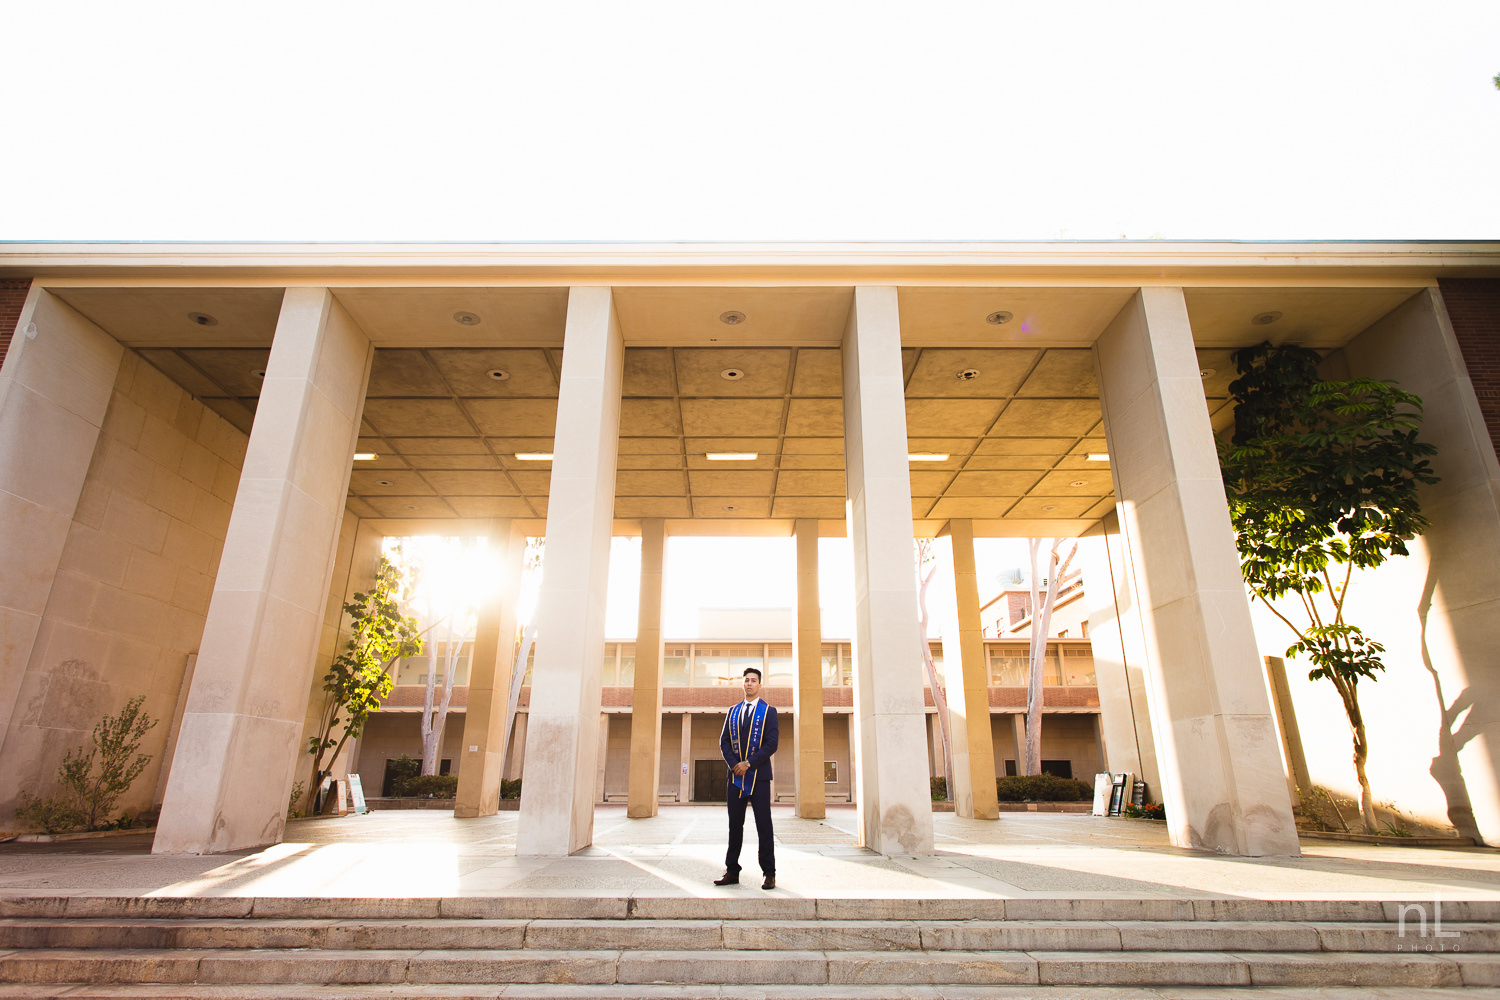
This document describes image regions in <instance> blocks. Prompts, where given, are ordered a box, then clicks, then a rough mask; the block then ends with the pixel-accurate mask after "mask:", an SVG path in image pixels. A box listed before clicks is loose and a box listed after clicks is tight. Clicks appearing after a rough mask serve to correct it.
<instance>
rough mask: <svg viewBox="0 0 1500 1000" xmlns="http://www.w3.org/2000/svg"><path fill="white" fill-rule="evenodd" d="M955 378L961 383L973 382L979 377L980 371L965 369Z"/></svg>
mask: <svg viewBox="0 0 1500 1000" xmlns="http://www.w3.org/2000/svg"><path fill="white" fill-rule="evenodd" d="M953 377H954V378H956V379H958V380H959V381H960V382H972V381H974V380H975V379H976V378H978V377H979V369H978V368H965V369H964V370H963V371H961V372H959V373H958V374H957V375H955V376H953Z"/></svg>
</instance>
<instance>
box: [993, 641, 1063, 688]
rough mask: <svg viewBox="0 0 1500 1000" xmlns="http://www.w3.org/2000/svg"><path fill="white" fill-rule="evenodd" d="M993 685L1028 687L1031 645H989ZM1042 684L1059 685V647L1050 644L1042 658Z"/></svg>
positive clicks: (1060, 673) (1060, 679)
mask: <svg viewBox="0 0 1500 1000" xmlns="http://www.w3.org/2000/svg"><path fill="white" fill-rule="evenodd" d="M985 652H986V654H987V655H988V657H989V661H990V686H991V687H1026V686H1027V684H1028V683H1030V678H1031V647H1030V646H1028V645H1023V644H1020V643H1007V644H1005V645H994V646H988V647H986V650H985ZM1042 684H1043V685H1045V686H1046V687H1058V686H1059V685H1061V684H1062V671H1061V670H1060V669H1059V668H1058V665H1057V647H1056V646H1055V645H1049V646H1048V651H1047V655H1046V656H1045V657H1044V658H1043V659H1042Z"/></svg>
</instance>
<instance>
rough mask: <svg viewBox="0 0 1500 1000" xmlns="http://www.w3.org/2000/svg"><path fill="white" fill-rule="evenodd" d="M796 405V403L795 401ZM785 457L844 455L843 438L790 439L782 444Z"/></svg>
mask: <svg viewBox="0 0 1500 1000" xmlns="http://www.w3.org/2000/svg"><path fill="white" fill-rule="evenodd" d="M793 402H794V404H795V401H793ZM781 453H782V454H783V455H838V456H840V457H842V456H843V454H844V439H843V438H842V437H789V438H787V439H786V440H784V441H783V442H782V443H781Z"/></svg>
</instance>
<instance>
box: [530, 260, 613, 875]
mask: <svg viewBox="0 0 1500 1000" xmlns="http://www.w3.org/2000/svg"><path fill="white" fill-rule="evenodd" d="M624 357H625V347H624V340H623V338H622V337H621V335H620V323H619V319H618V318H617V317H616V316H615V307H614V300H613V298H612V296H611V294H610V290H609V289H608V288H600V287H579V288H574V289H572V291H571V292H570V293H569V294H568V317H567V326H566V328H565V332H564V334H563V368H562V378H561V380H560V383H559V387H558V399H557V430H556V433H555V436H554V439H553V445H552V450H553V454H554V458H553V460H552V482H551V488H550V490H549V495H548V500H547V547H546V551H545V556H544V559H545V572H544V574H543V577H542V590H541V594H540V596H539V598H538V601H537V610H536V615H537V645H536V660H535V662H534V664H533V668H532V683H531V706H530V718H529V720H528V723H527V732H526V762H525V765H524V769H523V771H522V794H521V813H520V817H519V823H518V827H517V830H516V853H517V854H520V855H523V856H532V857H561V856H565V855H568V854H572V853H573V852H574V851H577V850H580V849H581V848H584V847H587V846H588V845H589V843H590V842H591V838H592V836H593V830H594V784H595V778H596V773H597V769H598V760H597V751H598V741H599V708H600V704H601V702H602V701H603V691H602V689H601V688H600V663H601V661H602V660H603V658H604V603H605V598H606V596H607V593H608V590H609V545H610V536H611V532H612V528H613V525H614V509H615V461H616V453H617V451H618V448H619V439H620V380H621V373H622V371H623V369H624Z"/></svg>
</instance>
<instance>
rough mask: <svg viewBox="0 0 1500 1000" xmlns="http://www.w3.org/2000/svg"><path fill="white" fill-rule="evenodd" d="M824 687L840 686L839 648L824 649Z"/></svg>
mask: <svg viewBox="0 0 1500 1000" xmlns="http://www.w3.org/2000/svg"><path fill="white" fill-rule="evenodd" d="M823 686H824V687H838V686H839V648H838V647H837V646H824V647H823Z"/></svg>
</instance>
